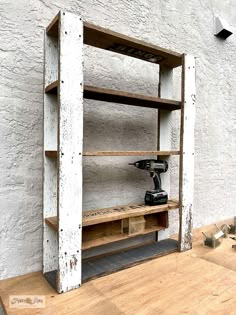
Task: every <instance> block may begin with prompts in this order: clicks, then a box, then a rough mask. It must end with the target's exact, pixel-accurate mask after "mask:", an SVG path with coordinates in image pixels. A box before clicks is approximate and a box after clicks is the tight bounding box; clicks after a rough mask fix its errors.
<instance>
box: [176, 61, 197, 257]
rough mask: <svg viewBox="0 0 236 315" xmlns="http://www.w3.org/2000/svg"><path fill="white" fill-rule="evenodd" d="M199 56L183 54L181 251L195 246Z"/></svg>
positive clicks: (180, 195)
mask: <svg viewBox="0 0 236 315" xmlns="http://www.w3.org/2000/svg"><path fill="white" fill-rule="evenodd" d="M195 99H196V86H195V58H194V57H193V56H190V55H183V66H182V102H183V103H182V110H181V139H180V174H179V175H180V187H179V201H180V209H179V211H180V230H179V250H180V251H181V252H182V251H186V250H189V249H191V248H192V225H193V223H192V212H193V186H194V123H195Z"/></svg>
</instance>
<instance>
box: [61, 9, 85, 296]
mask: <svg viewBox="0 0 236 315" xmlns="http://www.w3.org/2000/svg"><path fill="white" fill-rule="evenodd" d="M59 43H60V47H59V137H58V170H59V174H58V205H57V209H58V243H59V244H58V245H59V266H58V273H57V276H58V278H57V285H58V292H60V293H62V292H66V291H69V290H72V289H75V288H78V287H79V286H80V285H81V257H82V255H81V249H82V150H83V22H82V18H81V17H80V16H77V15H74V14H71V13H67V12H61V13H60V23H59Z"/></svg>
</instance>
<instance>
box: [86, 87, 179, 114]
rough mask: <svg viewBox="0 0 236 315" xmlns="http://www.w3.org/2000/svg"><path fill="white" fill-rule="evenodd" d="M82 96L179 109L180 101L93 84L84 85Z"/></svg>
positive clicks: (105, 100)
mask: <svg viewBox="0 0 236 315" xmlns="http://www.w3.org/2000/svg"><path fill="white" fill-rule="evenodd" d="M84 98H86V99H92V100H97V101H103V102H109V103H117V104H125V105H133V106H139V107H147V108H156V109H166V110H178V109H181V102H179V101H174V100H167V99H163V98H159V97H154V96H145V95H141V94H134V93H128V92H123V91H117V90H112V89H104V88H100V87H94V86H85V87H84Z"/></svg>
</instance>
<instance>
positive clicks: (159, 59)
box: [47, 14, 182, 68]
mask: <svg viewBox="0 0 236 315" xmlns="http://www.w3.org/2000/svg"><path fill="white" fill-rule="evenodd" d="M58 29H59V14H58V15H57V16H56V17H55V18H54V20H53V21H52V23H51V24H50V25H49V26H48V27H47V34H48V35H51V36H58ZM84 44H86V45H90V46H94V47H97V48H101V49H105V50H109V51H113V52H116V53H119V54H123V55H127V56H131V57H134V58H138V59H142V60H145V61H148V62H152V63H155V64H164V65H167V66H169V67H172V68H175V67H178V66H181V65H182V54H179V53H176V52H173V51H171V50H168V49H165V48H161V47H159V46H156V45H152V44H150V43H145V42H143V41H141V40H138V39H135V38H131V37H128V36H126V35H123V34H120V33H117V32H114V31H111V30H108V29H105V28H102V27H100V26H96V25H94V24H91V23H88V22H84Z"/></svg>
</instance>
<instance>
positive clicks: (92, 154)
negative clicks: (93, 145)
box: [45, 150, 180, 158]
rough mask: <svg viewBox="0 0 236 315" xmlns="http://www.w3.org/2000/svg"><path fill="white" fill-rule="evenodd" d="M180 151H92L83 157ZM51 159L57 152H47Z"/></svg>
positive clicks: (143, 154)
mask: <svg viewBox="0 0 236 315" xmlns="http://www.w3.org/2000/svg"><path fill="white" fill-rule="evenodd" d="M179 154H180V151H90V152H83V156H149V155H160V156H161V155H162V156H168V155H179ZM45 155H46V156H47V157H50V158H57V151H49V150H47V151H45Z"/></svg>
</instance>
